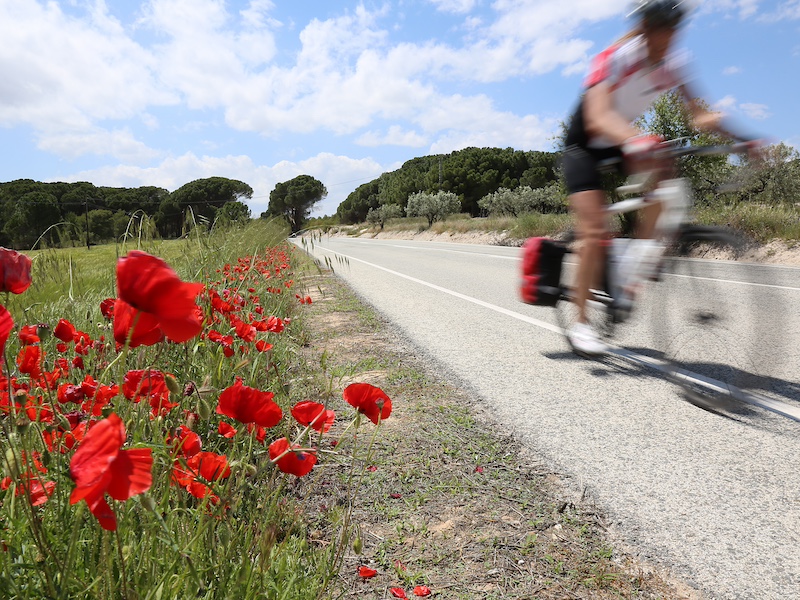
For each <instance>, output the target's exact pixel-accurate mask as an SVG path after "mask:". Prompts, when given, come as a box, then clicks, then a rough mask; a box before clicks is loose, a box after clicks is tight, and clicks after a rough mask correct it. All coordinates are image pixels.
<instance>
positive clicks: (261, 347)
mask: <svg viewBox="0 0 800 600" xmlns="http://www.w3.org/2000/svg"><path fill="white" fill-rule="evenodd" d="M256 350H258V351H259V352H269V351H270V350H272V344H268V343H267V342H265V341H264V340H258V341H257V342H256Z"/></svg>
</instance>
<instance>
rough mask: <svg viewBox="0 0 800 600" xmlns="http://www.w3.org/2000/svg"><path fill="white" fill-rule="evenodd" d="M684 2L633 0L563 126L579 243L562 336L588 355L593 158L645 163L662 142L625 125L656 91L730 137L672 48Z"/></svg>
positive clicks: (636, 166)
mask: <svg viewBox="0 0 800 600" xmlns="http://www.w3.org/2000/svg"><path fill="white" fill-rule="evenodd" d="M687 4H688V3H687V2H685V1H683V0H639V1H638V2H636V3H635V4H634V7H633V11H632V12H631V13H630V15H629V16H630V17H631V18H632V19H633V20H634V21H635V24H634V26H633V29H632V31H631V32H630V33H628V34H627V35H625V36H624V37H623V38H622V39H621V40H620V41H618V42H617V43H615V44H613V45H612V46H611V47H609V48H608V49H606V50H604V51H603V52H601V53H600V54H599V55H598V56H596V57H595V59H594V60H593V62H592V64H591V67H590V71H589V75H588V77H587V79H586V81H585V84H584V87H585V89H584V92H583V95H582V97H581V100H580V102H579V105H578V108H577V110H576V111H575V113H574V114H573V116H572V119H571V123H570V125H569V128H568V130H567V136H566V140H565V149H564V159H563V169H564V176H565V179H566V183H567V191H568V193H569V204H570V208H571V210H572V212H573V214H574V215H575V219H576V229H577V233H578V236H579V239H580V240H581V250H580V255H579V261H578V268H577V273H576V277H575V298H574V302H575V304H576V305H577V309H578V320H577V321H576V323H575V325H574V326H573V327H572V328H570V330H569V331H568V332H567V338H568V340H569V342H570V345H571V346H572V348H573V350H575V351H576V352H578V353H580V354H585V355H592V356H596V355H600V354H603V353H604V352H605V351H606V345H605V344H604V343H603V341H602V340H601V339H600V338H599V336H598V335H597V333H596V332H595V331H594V330H593V329H592V327H591V326H590V325H589V324H588V323H587V319H586V302H587V299H588V297H589V288H590V287H591V286H592V285H593V284H596V282H597V279H598V278H599V276H600V274H601V271H602V264H603V250H602V247H601V244H602V240H603V239H604V238H605V237H607V229H608V223H607V222H606V217H605V216H604V214H603V208H604V205H605V203H606V197H605V194H604V192H603V191H602V186H601V182H600V175H599V173H598V170H597V165H598V162H600V161H602V160H605V159H608V158H615V157H621V158H623V161H622V170H623V171H625V172H626V173H629V172H636V171H641V170H647V169H650V168H652V166H653V164H654V163H653V162H652V161H653V152H654V150H655V149H656V148H657V147H658V145H659V143H660V142H661V141H662V140H661V139H660V138H659V137H657V136H653V135H647V134H646V133H644V132H642V131H640V130H639V129H637V128H636V127H635V126H634V125H633V124H632V123H633V121H635V120H636V119H637V118H639V117H640V116H641V115H643V114H644V113H645V112H646V111H647V110H648V109H649V107H650V106H651V104H652V103H653V102H654V101H655V100H656V99H657V98H658V97H659V96H660V95H661V94H663V93H665V92H668V91H671V90H676V89H677V90H678V91H679V93H680V95H681V97H682V98H683V99H684V101H685V102H686V105H687V107H688V109H689V113H690V114H691V116H692V119H693V122H694V125H695V126H696V127H697V128H698V129H703V130H710V131H717V132H720V133H723V134H725V135H727V136H729V137H733V138H737V137H738V136H735V135H731V134H730V133H729V132H728V131H726V130H725V129H723V127H722V122H721V121H722V115H721V113H717V112H710V111H707V110H705V109H704V108H703V105H702V103H700V102H699V101H698V100H697V99H696V96H695V95H694V94H693V93H692V91H691V89H690V81H689V76H688V72H689V68H688V67H689V65H688V60H687V55H686V53H685V52H682V51H678V50H676V49H675V48H674V42H675V39H676V36H677V33H678V30H679V29H680V26H681V25H682V24H683V23H684V22H685V20H686V16H687V13H688V6H687ZM659 210H660V204H658V203H657V202H656V203H653V204H652V205H650V206H648V207H647V208H645V209H643V210H642V211H641V215H640V217H641V218H640V223H639V225H638V231H637V236H638V237H642V238H649V237H651V236H652V234H653V228H654V225H655V221H656V218H657V217H658V213H659Z"/></svg>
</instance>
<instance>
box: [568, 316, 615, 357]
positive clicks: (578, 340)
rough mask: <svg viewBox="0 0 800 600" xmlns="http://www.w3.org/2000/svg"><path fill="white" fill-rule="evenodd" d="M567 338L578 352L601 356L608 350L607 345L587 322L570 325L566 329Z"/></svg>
mask: <svg viewBox="0 0 800 600" xmlns="http://www.w3.org/2000/svg"><path fill="white" fill-rule="evenodd" d="M567 340H569V343H570V346H572V349H573V350H574V351H575V352H577V353H578V354H584V355H586V356H602V355H603V354H605V353H606V352H607V351H608V346H607V345H606V344H605V343H604V342H603V340H601V339H600V336H598V335H597V332H596V331H595V330H594V329H592V326H591V325H589V324H588V323H575V324H574V325H573V326H572V327H570V329H569V331H567Z"/></svg>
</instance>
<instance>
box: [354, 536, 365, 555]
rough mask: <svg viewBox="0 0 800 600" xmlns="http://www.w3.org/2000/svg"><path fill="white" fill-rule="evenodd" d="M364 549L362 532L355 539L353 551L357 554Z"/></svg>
mask: <svg viewBox="0 0 800 600" xmlns="http://www.w3.org/2000/svg"><path fill="white" fill-rule="evenodd" d="M363 549H364V543H363V542H362V541H361V532H359V533H358V535H356V539H355V540H354V541H353V552H355V553H356V554H361V551H362V550H363Z"/></svg>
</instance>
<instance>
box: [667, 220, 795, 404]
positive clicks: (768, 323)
mask: <svg viewBox="0 0 800 600" xmlns="http://www.w3.org/2000/svg"><path fill="white" fill-rule="evenodd" d="M745 246H746V240H745V239H744V238H743V237H742V236H740V235H738V234H737V233H735V232H733V231H732V230H729V229H726V228H721V227H709V226H687V227H684V228H683V229H682V230H681V232H680V233H679V236H678V239H677V242H676V245H675V248H674V252H673V253H672V255H671V256H670V257H669V258H668V259H667V262H666V264H665V274H664V275H665V279H667V281H668V285H667V289H668V290H669V293H666V294H663V295H662V296H661V299H662V310H661V315H660V318H662V320H663V321H662V322H663V324H662V325H661V326H660V327H659V328H658V333H657V335H658V337H659V338H660V339H659V340H658V342H657V343H658V344H659V346H660V347H661V349H662V350H663V352H664V357H665V358H666V359H667V361H668V365H669V371H668V372H669V376H670V378H671V379H672V380H673V381H674V382H675V383H676V384H678V385H679V386H680V387H681V389H682V391H683V394H684V396H685V398H686V399H687V400H689V401H690V402H692V403H693V404H696V405H697V406H700V407H701V408H704V409H706V410H710V411H713V412H718V413H723V414H726V415H728V416H736V415H739V416H743V415H746V414H747V413H749V412H750V411H751V410H752V409H751V408H750V407H748V405H753V404H755V405H758V406H761V407H762V408H767V409H768V410H774V405H775V403H778V404H781V403H785V402H787V401H789V402H790V403H792V402H794V400H793V398H794V397H797V391H798V389H800V388H798V387H797V384H796V383H795V382H794V379H796V374H794V373H791V372H789V371H788V370H787V369H786V368H785V365H784V364H783V363H784V362H785V359H787V357H788V354H787V348H788V345H787V342H788V341H789V340H790V339H792V335H793V333H792V331H790V330H788V329H785V328H783V327H782V326H781V325H780V324H779V320H778V319H776V318H775V317H776V316H777V315H781V316H783V315H786V314H787V313H786V308H787V298H786V296H785V295H783V294H782V293H773V292H780V290H777V289H770V286H768V285H766V284H762V283H753V282H752V281H750V280H749V279H748V277H749V275H748V274H746V273H747V272H748V271H749V270H751V269H754V268H755V267H753V266H748V265H745V264H741V263H739V264H735V265H731V263H726V262H725V261H722V262H720V261H719V260H718V259H720V258H722V259H726V258H727V259H735V258H736V257H737V256H739V255H740V254H741V252H742V250H743V249H744V247H745ZM704 258H705V259H708V258H713V259H717V260H713V261H711V260H703V259H704ZM787 327H794V326H793V325H792V326H787ZM771 405H772V406H771ZM789 406H790V405H789ZM790 407H791V406H790ZM776 412H781V411H780V410H778V411H776ZM798 415H800V412H799V413H798ZM786 416H791V415H786Z"/></svg>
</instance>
